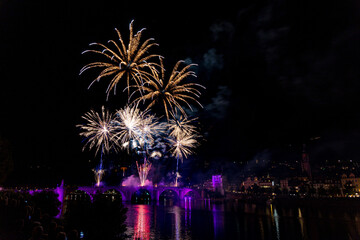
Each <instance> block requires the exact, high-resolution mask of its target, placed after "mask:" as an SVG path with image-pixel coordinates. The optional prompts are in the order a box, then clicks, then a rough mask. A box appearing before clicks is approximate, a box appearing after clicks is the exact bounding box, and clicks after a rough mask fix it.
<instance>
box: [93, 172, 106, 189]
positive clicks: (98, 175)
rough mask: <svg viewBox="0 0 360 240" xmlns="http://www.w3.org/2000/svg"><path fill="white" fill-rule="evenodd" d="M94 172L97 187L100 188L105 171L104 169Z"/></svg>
mask: <svg viewBox="0 0 360 240" xmlns="http://www.w3.org/2000/svg"><path fill="white" fill-rule="evenodd" d="M93 172H94V176H95V182H96V184H95V185H96V186H97V187H100V185H101V179H102V178H103V176H104V173H105V171H104V170H103V169H98V170H95V169H94V170H93Z"/></svg>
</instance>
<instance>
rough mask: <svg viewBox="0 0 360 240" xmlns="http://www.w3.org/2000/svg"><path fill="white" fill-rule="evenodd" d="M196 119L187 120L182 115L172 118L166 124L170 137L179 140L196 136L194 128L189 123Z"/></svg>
mask: <svg viewBox="0 0 360 240" xmlns="http://www.w3.org/2000/svg"><path fill="white" fill-rule="evenodd" d="M197 119H198V118H193V119H188V118H187V117H184V116H183V115H180V116H179V117H176V116H174V118H173V119H170V121H169V122H168V129H169V131H170V136H171V137H174V138H177V139H179V138H181V137H182V136H184V135H191V134H196V133H197V130H196V127H195V126H194V125H193V124H191V123H192V122H193V121H195V120H197Z"/></svg>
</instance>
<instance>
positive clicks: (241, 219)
mask: <svg viewBox="0 0 360 240" xmlns="http://www.w3.org/2000/svg"><path fill="white" fill-rule="evenodd" d="M126 207H128V208H129V210H128V213H127V220H126V223H127V235H128V236H129V239H144V240H147V239H185V240H186V239H261V240H267V239H278V240H279V239H360V210H356V209H355V210H354V209H351V208H348V209H346V208H334V207H332V208H330V207H328V208H325V207H324V208H320V209H319V208H304V207H293V208H291V207H282V206H274V205H256V204H246V203H238V202H231V203H221V204H214V203H210V201H208V200H205V201H200V200H199V201H194V200H193V199H190V198H187V199H186V200H185V201H180V202H179V203H178V204H177V205H165V206H164V205H161V204H153V205H134V204H133V205H132V204H128V205H126Z"/></svg>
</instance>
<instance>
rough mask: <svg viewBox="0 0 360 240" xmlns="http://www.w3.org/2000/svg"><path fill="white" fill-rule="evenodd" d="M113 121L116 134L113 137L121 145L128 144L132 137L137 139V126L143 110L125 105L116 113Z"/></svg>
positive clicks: (141, 118)
mask: <svg viewBox="0 0 360 240" xmlns="http://www.w3.org/2000/svg"><path fill="white" fill-rule="evenodd" d="M116 116H117V117H116V119H115V121H114V123H115V126H116V134H115V135H114V138H115V139H116V141H118V142H120V143H121V145H122V146H123V147H127V146H129V145H130V144H129V142H130V140H132V139H137V136H138V135H139V128H140V126H141V122H142V120H143V112H141V111H140V110H139V109H138V108H136V107H130V106H126V107H125V108H123V109H120V110H118V111H117V113H116Z"/></svg>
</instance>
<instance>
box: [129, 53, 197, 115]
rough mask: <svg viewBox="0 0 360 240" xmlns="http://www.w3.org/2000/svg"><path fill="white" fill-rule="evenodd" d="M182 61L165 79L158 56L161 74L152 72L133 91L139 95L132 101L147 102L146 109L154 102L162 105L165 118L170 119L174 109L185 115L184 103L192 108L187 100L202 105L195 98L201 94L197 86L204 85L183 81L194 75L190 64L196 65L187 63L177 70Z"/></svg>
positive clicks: (161, 62)
mask: <svg viewBox="0 0 360 240" xmlns="http://www.w3.org/2000/svg"><path fill="white" fill-rule="evenodd" d="M182 63H184V61H178V62H177V63H176V64H175V66H174V68H173V70H172V72H171V75H170V77H169V78H168V79H167V80H165V68H164V66H163V61H162V58H160V66H161V67H160V70H161V75H159V74H158V73H157V72H154V74H153V75H152V78H150V79H149V80H148V81H146V82H145V83H144V85H143V86H141V87H137V89H136V90H135V91H134V93H136V92H139V93H140V96H139V97H137V98H136V99H134V100H133V102H134V103H141V102H143V103H146V102H148V104H147V107H146V109H150V108H151V107H153V106H154V105H155V104H160V105H162V107H163V108H164V112H165V114H166V118H167V120H169V119H170V114H174V112H175V111H176V110H179V111H180V112H181V114H183V115H184V116H187V114H186V112H185V110H184V107H183V106H182V105H184V104H185V106H187V107H189V108H190V109H191V110H192V107H191V105H190V103H189V100H190V101H193V102H195V103H197V104H198V105H199V106H201V107H202V105H201V104H200V102H199V101H198V100H197V99H196V98H199V97H200V95H201V92H200V91H199V89H198V88H204V86H202V85H201V84H198V83H192V82H185V79H186V78H188V77H190V76H193V77H196V74H195V72H193V71H190V70H189V69H190V68H191V67H192V66H196V64H189V65H186V66H185V67H183V69H181V70H178V69H179V66H180V64H182Z"/></svg>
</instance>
